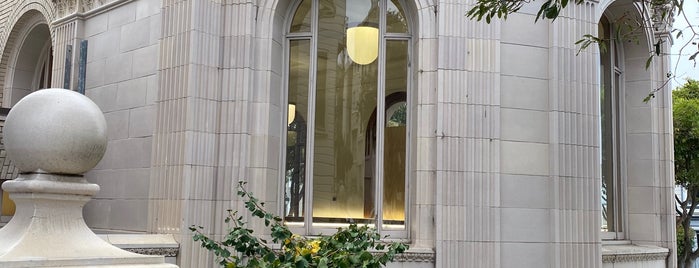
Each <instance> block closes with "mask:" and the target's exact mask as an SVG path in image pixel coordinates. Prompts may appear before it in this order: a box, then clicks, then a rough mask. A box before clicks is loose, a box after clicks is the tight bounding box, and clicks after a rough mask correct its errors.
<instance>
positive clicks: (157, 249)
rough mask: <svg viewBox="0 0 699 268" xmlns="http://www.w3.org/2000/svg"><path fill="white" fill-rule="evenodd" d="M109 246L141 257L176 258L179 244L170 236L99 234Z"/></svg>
mask: <svg viewBox="0 0 699 268" xmlns="http://www.w3.org/2000/svg"><path fill="white" fill-rule="evenodd" d="M98 236H99V237H100V238H102V239H103V240H105V241H107V242H109V243H110V244H112V245H114V246H116V247H119V248H121V249H123V250H126V251H130V252H133V253H138V254H143V255H160V256H165V257H176V256H177V254H178V253H179V251H180V244H179V243H177V241H176V240H175V237H174V236H173V235H171V234H100V235H98Z"/></svg>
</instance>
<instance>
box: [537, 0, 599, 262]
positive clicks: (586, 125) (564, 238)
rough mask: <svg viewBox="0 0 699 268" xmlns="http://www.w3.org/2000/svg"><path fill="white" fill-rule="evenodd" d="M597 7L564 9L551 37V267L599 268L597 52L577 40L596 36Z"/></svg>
mask: <svg viewBox="0 0 699 268" xmlns="http://www.w3.org/2000/svg"><path fill="white" fill-rule="evenodd" d="M595 15H596V14H595V4H594V3H592V2H587V3H584V4H581V5H572V6H569V7H568V8H566V9H565V10H564V11H563V13H562V14H561V16H560V17H559V18H558V19H556V21H555V22H553V23H552V24H551V28H550V37H549V40H550V41H549V42H550V43H549V46H550V49H549V53H548V55H549V61H548V62H549V65H550V66H549V75H550V80H549V83H548V85H549V105H550V112H549V120H550V125H549V126H550V128H549V129H550V132H549V133H550V137H549V142H550V144H551V145H550V146H551V157H550V172H551V180H552V181H551V182H550V185H549V195H550V196H551V206H552V207H551V214H550V221H551V232H550V234H551V242H552V246H551V258H552V259H551V264H552V265H553V266H554V267H580V268H583V267H600V266H601V264H602V261H601V252H600V226H601V223H600V215H601V211H600V210H601V204H600V189H601V178H600V174H601V173H600V166H599V164H598V163H600V162H599V161H600V159H599V156H598V155H599V150H600V148H599V138H598V135H599V134H598V133H599V125H598V123H597V122H599V120H600V114H599V110H598V109H599V108H598V107H599V100H600V85H599V80H598V72H599V66H597V64H598V60H597V59H598V58H599V52H598V49H597V48H596V46H594V47H593V46H590V47H589V48H588V49H586V50H583V51H581V52H580V53H579V54H577V55H576V53H577V52H578V47H577V46H576V45H575V42H576V41H577V40H579V39H580V38H582V36H583V35H584V34H589V33H592V34H594V33H596V32H597V29H596V27H597V22H596V21H595Z"/></svg>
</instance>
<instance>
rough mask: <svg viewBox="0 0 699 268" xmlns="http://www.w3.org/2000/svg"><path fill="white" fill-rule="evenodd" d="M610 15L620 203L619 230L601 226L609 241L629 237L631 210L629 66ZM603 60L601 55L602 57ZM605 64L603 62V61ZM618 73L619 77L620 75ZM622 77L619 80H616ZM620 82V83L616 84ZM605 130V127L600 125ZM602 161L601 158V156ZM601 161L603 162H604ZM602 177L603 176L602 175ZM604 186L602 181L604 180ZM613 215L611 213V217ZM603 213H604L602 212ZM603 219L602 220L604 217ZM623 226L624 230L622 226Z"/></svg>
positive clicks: (616, 220)
mask: <svg viewBox="0 0 699 268" xmlns="http://www.w3.org/2000/svg"><path fill="white" fill-rule="evenodd" d="M609 17H610V16H606V15H603V17H602V18H601V19H600V22H599V23H601V20H602V19H604V18H606V19H607V21H608V22H609V29H607V30H608V32H607V33H606V34H607V35H608V36H609V37H610V40H609V47H607V51H608V53H610V56H609V60H610V62H608V63H607V64H609V65H610V66H611V68H610V72H611V74H610V78H611V79H612V81H610V85H612V88H611V90H612V94H611V96H612V97H613V99H612V112H613V114H612V127H613V129H612V131H613V135H612V137H613V140H612V150H613V153H612V154H613V156H614V157H613V160H612V165H613V168H614V178H613V180H612V181H613V183H614V185H613V188H612V189H613V192H612V195H611V198H613V200H614V203H615V204H616V205H615V206H614V211H613V212H612V215H611V216H612V217H614V223H615V224H614V225H615V226H614V228H615V229H616V231H611V232H609V231H601V230H600V237H601V238H602V240H607V242H611V241H612V240H624V239H626V235H625V232H626V230H628V222H627V218H628V216H627V215H628V213H627V196H626V192H627V190H626V188H627V177H628V176H627V155H626V120H625V119H626V112H625V110H626V109H625V107H626V105H625V97H624V96H625V95H626V92H625V91H626V90H625V89H626V86H625V80H626V79H625V73H624V70H625V67H624V60H625V58H624V46H623V43H622V42H620V40H616V39H615V38H614V36H615V33H614V31H615V28H616V24H614V23H613V22H612V21H611V20H610V19H609ZM600 60H601V59H600ZM599 66H601V62H600V64H599ZM599 73H600V75H602V72H599ZM617 76H618V77H617ZM615 80H618V81H615ZM599 81H600V82H601V81H602V77H600V78H599ZM615 82H616V83H618V84H615ZM602 86H604V84H602V83H600V87H602ZM602 105H603V104H602V103H601V102H600V111H601V107H602ZM599 120H600V127H601V122H602V118H601V114H600V119H599ZM600 133H601V129H600ZM601 151H602V140H601V139H600V155H601ZM600 161H601V159H600ZM600 165H601V162H600ZM600 174H602V171H601V166H600ZM600 179H602V177H601V176H600ZM600 187H601V183H600ZM600 190H601V188H600ZM609 197H610V196H609V194H607V198H609ZM600 209H601V207H600ZM609 216H610V215H609V214H608V215H607V217H609ZM600 217H601V214H600ZM600 222H601V220H600ZM619 229H621V230H619Z"/></svg>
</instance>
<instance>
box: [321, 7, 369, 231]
mask: <svg viewBox="0 0 699 268" xmlns="http://www.w3.org/2000/svg"><path fill="white" fill-rule="evenodd" d="M319 4H320V9H321V11H320V14H322V15H320V16H319V21H318V37H317V38H318V55H317V72H316V106H315V107H316V111H315V129H314V148H313V150H314V151H313V156H314V159H313V222H314V223H323V222H324V223H346V222H371V221H372V219H373V218H374V215H373V213H374V212H373V211H374V208H373V203H372V202H366V200H365V196H364V187H365V183H364V180H365V179H364V178H365V176H366V175H367V170H368V169H367V166H366V159H365V150H364V149H365V144H366V143H375V141H374V140H367V138H366V136H365V135H364V133H365V132H366V128H367V127H368V123H369V120H370V117H371V113H372V111H373V109H374V108H375V107H376V95H377V88H378V81H377V75H378V63H377V61H374V62H372V63H370V64H367V65H360V64H357V63H355V62H353V61H352V60H351V59H349V57H348V54H347V48H346V41H345V38H346V30H347V25H346V21H349V22H352V21H360V22H375V23H377V24H378V14H379V13H378V12H377V10H378V1H377V0H365V1H358V0H351V1H350V0H348V1H332V0H321V1H320V3H319ZM323 10H334V13H331V12H324V11H323ZM365 211H370V213H369V214H366V213H365Z"/></svg>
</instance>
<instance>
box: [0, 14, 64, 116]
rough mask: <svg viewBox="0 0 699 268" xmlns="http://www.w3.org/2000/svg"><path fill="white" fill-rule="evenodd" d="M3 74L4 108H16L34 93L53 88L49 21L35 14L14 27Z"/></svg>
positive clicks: (3, 61)
mask: <svg viewBox="0 0 699 268" xmlns="http://www.w3.org/2000/svg"><path fill="white" fill-rule="evenodd" d="M0 70H2V71H4V74H3V75H2V77H1V78H0V79H1V80H0V85H2V89H3V91H2V93H3V95H2V106H3V107H12V106H13V105H14V104H15V103H17V102H18V101H19V100H20V99H21V98H23V97H24V96H26V95H27V94H29V93H31V92H32V91H35V90H38V89H43V88H48V87H50V86H51V80H52V77H53V75H52V70H53V46H52V38H51V30H50V28H49V25H48V23H47V20H46V18H45V17H44V16H43V15H42V14H41V13H40V12H38V11H35V10H31V11H28V12H27V13H25V14H24V15H22V17H20V19H19V20H18V21H17V23H15V25H14V26H13V29H12V32H11V33H10V37H9V38H8V41H7V43H6V47H5V50H4V53H3V58H2V63H1V65H0Z"/></svg>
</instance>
